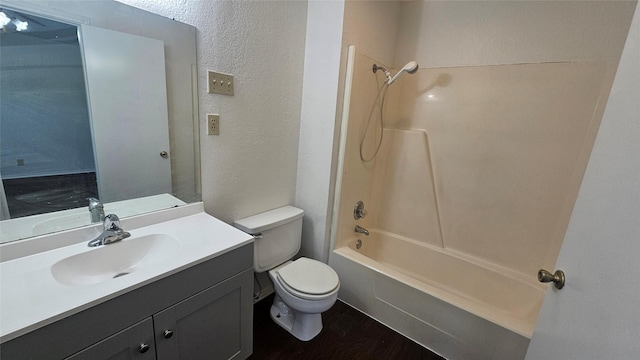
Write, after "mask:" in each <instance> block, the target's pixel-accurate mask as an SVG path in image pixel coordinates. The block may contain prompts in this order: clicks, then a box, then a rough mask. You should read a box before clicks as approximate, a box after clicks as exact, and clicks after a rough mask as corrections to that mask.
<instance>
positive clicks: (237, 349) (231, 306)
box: [153, 270, 253, 360]
mask: <svg viewBox="0 0 640 360" xmlns="http://www.w3.org/2000/svg"><path fill="white" fill-rule="evenodd" d="M252 286H253V270H247V271H245V272H243V273H241V274H239V275H236V276H234V277H232V278H230V279H228V280H226V281H224V282H222V283H220V284H218V285H215V286H213V287H211V288H209V289H206V290H204V291H202V292H200V293H198V294H196V295H194V296H192V297H190V298H188V299H186V300H184V301H181V302H179V303H178V304H176V305H174V306H172V307H170V308H167V309H166V310H164V311H162V312H160V313H158V314H156V315H154V316H153V321H154V324H155V336H156V346H157V351H158V359H182V360H190V359H209V360H211V359H214V360H215V359H224V360H227V359H245V358H247V357H248V356H249V355H250V354H251V352H252V348H253V345H252V344H253V343H252V342H253V338H252V336H253V334H252V333H253V319H252V318H253V301H252V295H251V293H252Z"/></svg>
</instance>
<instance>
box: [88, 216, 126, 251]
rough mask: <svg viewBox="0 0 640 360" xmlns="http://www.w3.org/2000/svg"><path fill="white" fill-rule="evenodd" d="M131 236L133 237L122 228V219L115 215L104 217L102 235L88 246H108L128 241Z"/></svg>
mask: <svg viewBox="0 0 640 360" xmlns="http://www.w3.org/2000/svg"><path fill="white" fill-rule="evenodd" d="M129 236H131V234H130V233H128V232H126V231H124V230H123V229H122V228H121V227H120V219H119V218H118V216H116V215H115V214H109V215H107V216H105V217H104V223H103V230H102V234H100V235H99V236H98V237H97V238H95V239H93V240H91V241H89V243H88V244H87V245H88V246H90V247H94V246H100V245H107V244H111V243H114V242H116V241H120V240H122V239H126V238H128V237H129Z"/></svg>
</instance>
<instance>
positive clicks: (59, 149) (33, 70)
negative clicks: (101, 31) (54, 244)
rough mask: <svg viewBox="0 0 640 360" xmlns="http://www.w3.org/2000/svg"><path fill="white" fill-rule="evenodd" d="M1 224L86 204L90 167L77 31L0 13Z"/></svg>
mask: <svg viewBox="0 0 640 360" xmlns="http://www.w3.org/2000/svg"><path fill="white" fill-rule="evenodd" d="M0 25H1V26H2V32H1V34H0V47H1V48H0V75H1V80H0V148H1V150H0V151H1V152H0V155H1V156H0V157H1V167H0V174H1V178H2V184H1V185H2V186H1V188H0V189H1V190H2V191H1V193H0V197H1V199H0V200H1V202H2V211H1V213H2V214H1V218H0V219H8V218H17V217H23V216H29V215H35V214H41V213H47V212H53V211H59V210H65V209H71V208H77V207H80V206H86V203H87V200H86V198H87V197H97V195H98V189H97V182H96V167H95V161H94V150H93V145H92V137H91V127H90V121H89V110H88V106H87V95H86V89H85V79H84V70H83V64H82V55H81V50H80V44H79V41H78V30H77V28H76V26H73V25H69V24H65V23H62V22H58V21H53V20H49V19H45V18H41V17H38V16H34V15H30V14H25V13H21V12H16V11H12V10H9V9H1V13H0Z"/></svg>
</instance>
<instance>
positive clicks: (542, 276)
mask: <svg viewBox="0 0 640 360" xmlns="http://www.w3.org/2000/svg"><path fill="white" fill-rule="evenodd" d="M538 281H540V282H541V283H548V282H553V286H555V287H556V289H562V287H564V271H562V270H556V272H554V273H553V274H552V273H550V272H548V271H547V270H545V269H540V270H539V271H538Z"/></svg>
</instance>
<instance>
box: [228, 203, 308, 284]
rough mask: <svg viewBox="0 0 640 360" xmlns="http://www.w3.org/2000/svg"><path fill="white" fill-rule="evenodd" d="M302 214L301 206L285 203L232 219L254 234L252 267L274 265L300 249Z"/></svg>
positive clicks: (265, 267) (269, 266)
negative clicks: (265, 210)
mask: <svg viewBox="0 0 640 360" xmlns="http://www.w3.org/2000/svg"><path fill="white" fill-rule="evenodd" d="M303 216H304V211H303V210H302V209H298V208H296V207H293V206H284V207H281V208H277V209H273V210H270V211H267V212H263V213H260V214H257V215H253V216H249V217H246V218H244V219H240V220H236V221H234V222H233V226H235V227H237V228H238V229H240V230H242V231H244V232H246V233H249V234H251V235H254V237H255V242H254V245H253V264H254V266H253V267H254V269H255V270H256V272H264V271H267V270H270V269H273V268H274V267H276V266H278V265H280V264H282V263H284V262H285V261H287V260H290V259H291V258H293V257H294V256H295V255H296V254H297V253H298V250H300V241H301V237H302V217H303Z"/></svg>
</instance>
